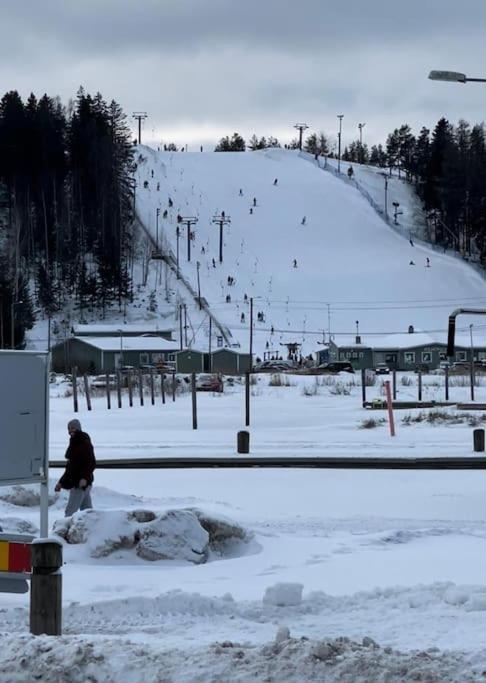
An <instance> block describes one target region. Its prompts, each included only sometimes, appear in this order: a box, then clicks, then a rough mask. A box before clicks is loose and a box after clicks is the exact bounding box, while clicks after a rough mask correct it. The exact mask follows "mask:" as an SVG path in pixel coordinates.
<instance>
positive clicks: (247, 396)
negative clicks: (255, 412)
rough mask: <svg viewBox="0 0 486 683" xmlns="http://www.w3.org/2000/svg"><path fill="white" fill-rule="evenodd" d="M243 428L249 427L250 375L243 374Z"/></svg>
mask: <svg viewBox="0 0 486 683" xmlns="http://www.w3.org/2000/svg"><path fill="white" fill-rule="evenodd" d="M245 426H246V427H249V426H250V373H249V372H245Z"/></svg>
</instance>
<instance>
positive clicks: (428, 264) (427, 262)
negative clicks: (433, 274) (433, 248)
mask: <svg viewBox="0 0 486 683" xmlns="http://www.w3.org/2000/svg"><path fill="white" fill-rule="evenodd" d="M425 266H426V268H430V259H429V257H428V256H427V258H426V260H425Z"/></svg>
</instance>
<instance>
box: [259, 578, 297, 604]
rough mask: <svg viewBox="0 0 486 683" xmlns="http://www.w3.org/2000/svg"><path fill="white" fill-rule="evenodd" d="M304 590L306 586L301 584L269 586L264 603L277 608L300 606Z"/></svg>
mask: <svg viewBox="0 0 486 683" xmlns="http://www.w3.org/2000/svg"><path fill="white" fill-rule="evenodd" d="M303 590H304V586H303V585H302V584H301V583H276V584H275V585H274V586H269V587H268V588H267V590H266V591H265V595H264V596H263V603H264V604H265V605H275V606H276V607H293V606H296V605H300V604H301V603H302V591H303Z"/></svg>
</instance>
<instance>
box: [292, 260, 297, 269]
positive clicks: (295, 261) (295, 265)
mask: <svg viewBox="0 0 486 683" xmlns="http://www.w3.org/2000/svg"><path fill="white" fill-rule="evenodd" d="M293 265H294V268H297V259H296V258H294V264H293Z"/></svg>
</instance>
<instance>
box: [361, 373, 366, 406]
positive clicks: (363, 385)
mask: <svg viewBox="0 0 486 683" xmlns="http://www.w3.org/2000/svg"><path fill="white" fill-rule="evenodd" d="M361 402H362V404H363V408H364V405H365V403H366V368H361Z"/></svg>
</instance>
